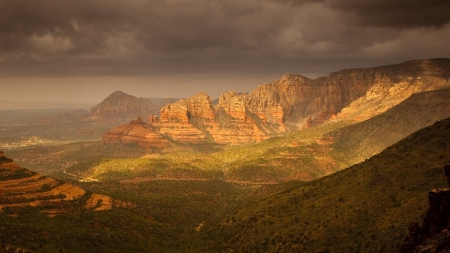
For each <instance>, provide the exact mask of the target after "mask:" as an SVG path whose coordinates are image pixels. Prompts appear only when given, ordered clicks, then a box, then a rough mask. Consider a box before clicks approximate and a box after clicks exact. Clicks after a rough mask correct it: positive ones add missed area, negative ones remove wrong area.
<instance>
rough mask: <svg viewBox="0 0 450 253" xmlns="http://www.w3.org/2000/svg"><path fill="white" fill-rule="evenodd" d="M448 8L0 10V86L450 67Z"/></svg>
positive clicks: (161, 2) (308, 0) (230, 3)
mask: <svg viewBox="0 0 450 253" xmlns="http://www.w3.org/2000/svg"><path fill="white" fill-rule="evenodd" d="M449 6H450V3H449V2H448V1H446V0H445V1H444V0H430V1H419V0H408V1H407V0H400V1H388V0H377V1H375V0H370V1H358V0H343V1H338V0H317V1H315V0H305V1H287V0H220V1H219V0H197V1H188V0H152V1H150V0H108V1H106V0H96V1H89V0H78V1H72V0H33V1H29V0H3V1H1V2H0V13H2V15H0V67H1V68H0V76H13V77H14V76H15V77H20V76H114V75H121V76H130V75H131V76H132V75H158V74H161V75H163V74H164V75H166V74H169V73H171V72H176V73H225V72H234V73H242V74H243V75H244V74H258V73H267V72H272V73H279V72H280V73H285V72H294V73H302V72H306V73H313V72H321V73H324V74H326V73H327V72H329V71H331V70H338V69H341V68H344V67H357V66H360V65H371V64H372V65H376V64H378V63H380V62H381V63H392V62H395V61H403V60H407V59H412V58H419V57H420V58H432V57H450V49H449V46H448V45H447V44H448V43H447V41H448V39H449V38H448V37H449V36H448V34H449V30H450V28H449V24H448V23H449V21H450V17H449V15H447V13H450V9H449V8H450V7H449ZM425 35H426V36H425ZM313 65H314V66H313Z"/></svg>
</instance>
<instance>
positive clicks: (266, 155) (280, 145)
mask: <svg viewBox="0 0 450 253" xmlns="http://www.w3.org/2000/svg"><path fill="white" fill-rule="evenodd" d="M449 116H450V90H448V89H446V90H437V91H430V92H424V93H419V94H415V95H413V96H411V97H410V98H408V99H407V100H405V101H404V102H402V103H400V104H399V105H397V106H395V107H393V108H391V109H390V110H388V111H386V112H385V113H383V114H380V115H378V116H376V117H374V118H371V119H369V120H366V121H363V122H360V123H357V124H354V125H350V123H349V122H347V121H339V122H330V123H328V124H325V125H322V126H316V127H312V128H308V129H304V130H301V131H298V132H296V133H294V134H290V135H287V136H283V137H277V138H272V139H269V140H265V141H262V142H260V143H257V144H252V145H246V146H237V147H236V146H235V147H228V148H226V149H225V150H223V151H219V152H210V153H206V154H205V153H202V152H199V151H195V149H194V148H192V147H187V148H186V149H185V150H186V151H183V147H181V146H180V147H178V148H177V149H174V150H173V152H165V153H157V154H152V155H144V156H141V157H140V158H132V159H127V158H124V159H102V158H101V157H100V158H98V159H97V160H95V162H93V163H90V164H79V165H77V166H74V167H72V168H70V169H69V171H72V172H74V173H79V174H80V175H82V176H85V177H92V178H95V179H98V180H122V179H132V178H146V177H147V178H172V179H223V180H227V181H235V182H257V183H275V182H282V181H287V180H303V181H308V180H313V179H317V178H320V177H323V176H326V175H329V174H331V173H334V172H336V171H339V170H341V169H344V168H346V167H348V166H351V165H352V164H355V163H356V162H360V161H363V160H365V159H367V158H369V157H371V156H372V155H375V154H377V153H379V152H380V151H381V150H383V149H384V148H386V147H388V146H389V145H392V144H394V143H396V142H398V141H399V140H401V139H402V138H404V137H406V136H407V135H409V134H411V133H413V132H414V131H417V130H419V129H421V128H423V127H426V126H429V125H431V124H433V123H434V122H436V121H437V120H440V119H443V118H446V117H449ZM140 152H141V153H142V151H140ZM105 156H107V154H105Z"/></svg>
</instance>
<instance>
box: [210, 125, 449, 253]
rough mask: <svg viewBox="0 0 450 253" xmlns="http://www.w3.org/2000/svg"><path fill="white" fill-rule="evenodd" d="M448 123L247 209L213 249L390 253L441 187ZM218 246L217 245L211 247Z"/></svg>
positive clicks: (219, 231)
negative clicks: (432, 194) (436, 190)
mask: <svg viewBox="0 0 450 253" xmlns="http://www.w3.org/2000/svg"><path fill="white" fill-rule="evenodd" d="M448 136H450V119H447V120H443V121H440V122H438V123H436V124H434V125H433V126H431V127H429V128H427V129H424V130H421V131H419V132H417V133H415V134H413V135H412V136H410V137H408V138H406V139H404V140H402V141H400V142H399V143H397V144H395V145H393V146H391V147H389V148H388V149H386V150H385V151H383V152H382V153H380V154H379V155H376V156H374V157H372V158H370V159H368V160H367V161H365V162H364V163H361V164H357V165H354V166H352V167H350V168H348V169H345V170H343V171H340V172H337V173H335V174H333V175H330V176H328V177H324V178H321V179H318V180H315V181H312V182H308V183H299V185H297V186H295V185H294V186H292V185H291V186H289V188H288V189H286V190H285V191H283V192H280V193H277V194H273V195H271V196H269V197H267V198H264V199H261V200H260V201H258V202H257V203H250V204H248V205H246V206H244V207H242V208H241V210H240V211H238V212H236V213H235V214H234V215H232V216H230V217H227V218H225V219H223V220H222V222H221V224H220V225H217V226H216V227H208V229H209V231H208V234H211V235H212V236H211V237H210V239H211V240H212V241H213V243H212V248H213V249H214V250H217V251H223V252H228V251H229V250H235V251H238V252H280V251H282V252H396V251H397V249H398V247H399V245H400V243H401V241H402V239H403V238H404V236H405V233H406V231H407V226H408V224H409V223H411V222H419V221H420V220H421V219H422V218H423V216H424V214H425V212H426V209H427V192H428V191H429V190H431V189H432V188H434V187H437V186H438V187H445V184H446V182H445V180H444V179H443V166H444V164H445V163H447V162H448V161H449V159H450V143H449V142H448ZM217 245H220V246H217Z"/></svg>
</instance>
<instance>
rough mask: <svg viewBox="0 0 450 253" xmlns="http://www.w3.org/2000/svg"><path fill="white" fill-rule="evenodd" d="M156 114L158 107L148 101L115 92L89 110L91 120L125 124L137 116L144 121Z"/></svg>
mask: <svg viewBox="0 0 450 253" xmlns="http://www.w3.org/2000/svg"><path fill="white" fill-rule="evenodd" d="M158 113H159V107H158V106H156V105H154V104H153V103H152V102H151V101H150V100H148V99H146V98H137V97H135V96H132V95H128V94H125V93H123V92H121V91H115V92H113V93H112V94H111V95H109V96H108V97H107V98H105V99H104V100H103V101H102V102H101V103H100V104H98V105H97V106H95V107H94V108H92V109H91V118H96V119H101V120H110V121H119V122H123V123H125V122H127V121H130V120H132V119H136V118H137V117H138V116H141V117H142V118H143V119H144V121H146V119H147V117H148V116H149V115H152V114H154V115H157V114H158Z"/></svg>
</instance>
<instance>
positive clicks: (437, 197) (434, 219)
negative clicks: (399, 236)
mask: <svg viewBox="0 0 450 253" xmlns="http://www.w3.org/2000/svg"><path fill="white" fill-rule="evenodd" d="M445 171H446V178H447V182H449V186H450V165H446V166H445ZM428 201H429V208H428V211H427V213H426V215H425V218H424V220H423V224H422V226H421V227H420V226H419V224H418V223H412V224H411V225H410V226H409V228H408V230H409V233H408V235H407V236H406V238H405V239H404V241H403V243H402V245H401V247H400V252H401V253H419V252H428V253H438V252H450V189H448V188H447V189H439V188H438V189H434V190H432V191H430V193H429V194H428Z"/></svg>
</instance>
